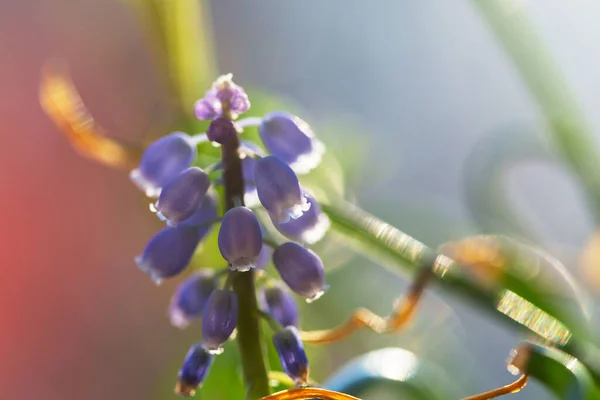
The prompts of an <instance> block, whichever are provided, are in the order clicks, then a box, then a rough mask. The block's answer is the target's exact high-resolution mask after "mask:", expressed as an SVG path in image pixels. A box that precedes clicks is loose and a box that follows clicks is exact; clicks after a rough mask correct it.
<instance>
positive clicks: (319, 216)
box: [273, 194, 330, 244]
mask: <svg viewBox="0 0 600 400" xmlns="http://www.w3.org/2000/svg"><path fill="white" fill-rule="evenodd" d="M306 198H307V200H308V203H309V204H310V208H309V209H308V211H306V212H304V214H302V216H301V217H300V218H297V219H290V220H289V221H288V222H286V223H283V224H279V223H277V222H275V221H273V225H274V226H275V228H276V229H277V230H278V231H279V232H281V233H282V234H283V235H284V236H286V237H287V238H289V239H292V240H295V241H298V242H303V243H307V244H314V243H316V242H318V241H319V240H321V239H322V238H323V236H325V233H327V230H328V229H329V226H330V222H329V218H328V217H327V215H325V214H324V213H323V212H322V211H321V207H319V203H317V201H316V200H315V198H314V197H312V196H311V195H309V194H306Z"/></svg>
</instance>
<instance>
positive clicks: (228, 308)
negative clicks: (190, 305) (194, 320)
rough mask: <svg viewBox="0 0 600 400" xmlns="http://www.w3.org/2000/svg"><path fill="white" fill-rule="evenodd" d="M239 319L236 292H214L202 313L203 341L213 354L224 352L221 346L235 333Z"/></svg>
mask: <svg viewBox="0 0 600 400" xmlns="http://www.w3.org/2000/svg"><path fill="white" fill-rule="evenodd" d="M237 318H238V299H237V296H236V294H235V292H233V291H231V290H218V289H217V290H215V291H213V292H212V294H211V295H210V297H209V298H208V302H207V303H206V306H205V307H204V311H203V312H202V341H203V342H204V344H205V346H206V348H207V349H208V350H209V351H210V352H211V353H214V354H219V353H221V352H223V348H222V347H221V346H222V345H223V343H225V342H226V341H227V339H229V337H230V336H231V334H232V333H233V330H234V329H235V326H236V324H237Z"/></svg>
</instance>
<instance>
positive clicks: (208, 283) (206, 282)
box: [169, 270, 218, 328]
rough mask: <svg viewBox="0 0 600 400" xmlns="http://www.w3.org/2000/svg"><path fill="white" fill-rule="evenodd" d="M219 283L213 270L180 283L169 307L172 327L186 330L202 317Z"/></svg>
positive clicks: (194, 275) (204, 271)
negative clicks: (191, 323) (192, 322)
mask: <svg viewBox="0 0 600 400" xmlns="http://www.w3.org/2000/svg"><path fill="white" fill-rule="evenodd" d="M217 283H218V281H217V279H216V278H215V274H214V273H213V271H211V270H202V271H199V272H196V273H194V274H193V275H191V276H190V277H189V278H187V279H186V280H184V281H183V282H182V283H180V284H179V286H178V287H177V289H176V290H175V293H174V294H173V297H172V298H171V305H170V306H169V317H170V319H171V325H173V326H176V327H178V328H185V327H187V326H188V325H189V324H190V322H191V321H192V320H193V319H195V318H198V317H200V316H201V315H202V311H203V310H204V306H206V303H207V301H208V298H209V297H210V295H211V294H212V292H213V291H214V290H215V289H216V288H217Z"/></svg>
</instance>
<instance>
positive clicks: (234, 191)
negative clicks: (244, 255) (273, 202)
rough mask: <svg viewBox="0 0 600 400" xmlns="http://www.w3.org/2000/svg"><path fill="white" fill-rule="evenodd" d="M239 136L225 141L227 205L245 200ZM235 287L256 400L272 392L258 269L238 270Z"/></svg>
mask: <svg viewBox="0 0 600 400" xmlns="http://www.w3.org/2000/svg"><path fill="white" fill-rule="evenodd" d="M239 144H240V143H239V139H238V138H237V136H236V137H235V138H234V139H232V140H230V141H228V142H227V143H225V144H223V146H222V163H223V186H224V189H225V209H226V210H229V209H231V208H233V207H235V206H236V202H238V201H239V202H240V203H242V204H243V199H244V179H243V175H242V163H241V160H240V157H239V154H238V147H239ZM235 274H236V275H235V277H234V278H233V290H235V292H236V294H237V297H238V304H239V317H238V323H237V343H238V346H239V349H240V356H241V359H242V372H243V375H244V383H245V384H246V388H247V392H248V395H247V399H248V400H256V399H259V398H261V397H264V396H268V395H269V393H270V390H269V381H268V378H267V368H266V365H265V357H264V353H263V347H262V342H261V332H260V317H259V316H260V311H259V310H258V305H257V301H256V290H255V287H254V271H248V272H235Z"/></svg>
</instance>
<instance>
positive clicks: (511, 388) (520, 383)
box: [462, 375, 528, 400]
mask: <svg viewBox="0 0 600 400" xmlns="http://www.w3.org/2000/svg"><path fill="white" fill-rule="evenodd" d="M527 381H528V377H527V375H521V376H520V377H519V378H518V379H517V380H516V381H514V382H513V383H511V384H508V385H506V386H502V387H501V388H498V389H494V390H490V391H489V392H485V393H480V394H476V395H474V396H469V397H465V398H464V399H462V400H489V399H495V398H496V397H500V396H504V395H506V394H511V393H517V392H520V391H521V389H523V388H524V387H525V386H527Z"/></svg>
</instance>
